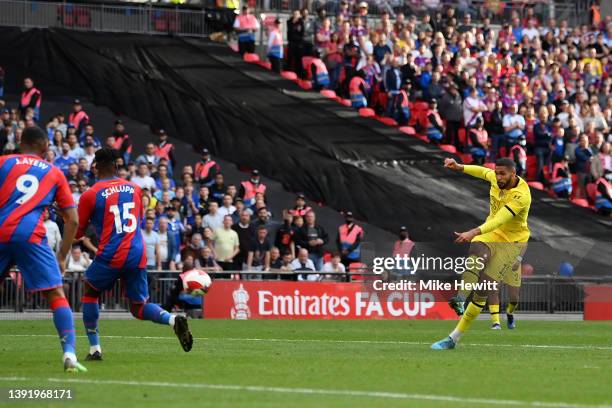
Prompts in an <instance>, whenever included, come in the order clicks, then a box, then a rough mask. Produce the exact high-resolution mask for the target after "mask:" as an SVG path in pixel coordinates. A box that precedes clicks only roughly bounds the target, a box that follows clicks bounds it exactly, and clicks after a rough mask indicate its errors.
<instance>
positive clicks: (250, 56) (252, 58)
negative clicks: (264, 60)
mask: <svg viewBox="0 0 612 408" xmlns="http://www.w3.org/2000/svg"><path fill="white" fill-rule="evenodd" d="M242 59H243V60H245V61H246V62H258V61H259V55H257V54H254V53H251V52H245V53H244V55H243V56H242Z"/></svg>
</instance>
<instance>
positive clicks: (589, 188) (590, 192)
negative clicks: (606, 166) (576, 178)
mask: <svg viewBox="0 0 612 408" xmlns="http://www.w3.org/2000/svg"><path fill="white" fill-rule="evenodd" d="M586 192H587V196H588V197H589V201H591V202H592V203H594V202H595V196H596V195H597V185H596V184H595V183H589V184H587V185H586Z"/></svg>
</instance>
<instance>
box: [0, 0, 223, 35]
mask: <svg viewBox="0 0 612 408" xmlns="http://www.w3.org/2000/svg"><path fill="white" fill-rule="evenodd" d="M210 19H211V16H210V11H207V10H206V9H199V10H198V9H183V8H179V7H153V6H152V5H150V4H145V5H141V4H130V5H107V4H86V3H82V4H81V3H79V4H77V3H66V2H44V1H28V0H0V25H3V26H13V27H22V28H66V29H71V30H83V31H104V32H123V33H139V34H173V35H180V36H194V37H204V36H207V35H209V34H210V33H211V32H212V31H213V27H212V26H211V24H210V23H209V21H210Z"/></svg>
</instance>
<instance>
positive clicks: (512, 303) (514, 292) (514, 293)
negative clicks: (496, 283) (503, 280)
mask: <svg viewBox="0 0 612 408" xmlns="http://www.w3.org/2000/svg"><path fill="white" fill-rule="evenodd" d="M519 290H520V288H519V287H514V286H508V305H507V306H506V319H507V320H508V328H509V329H511V330H512V329H514V328H516V322H515V320H514V311H515V310H516V307H517V306H518V301H519Z"/></svg>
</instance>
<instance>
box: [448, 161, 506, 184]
mask: <svg viewBox="0 0 612 408" xmlns="http://www.w3.org/2000/svg"><path fill="white" fill-rule="evenodd" d="M444 168H446V169H451V170H454V171H457V172H460V173H465V174H469V175H470V176H472V177H476V178H479V179H483V180H487V181H488V182H490V183H492V182H494V181H495V172H494V171H493V170H491V169H488V168H486V167H482V166H472V165H467V164H459V163H457V161H456V160H455V159H453V158H450V157H448V158H446V159H444Z"/></svg>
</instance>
